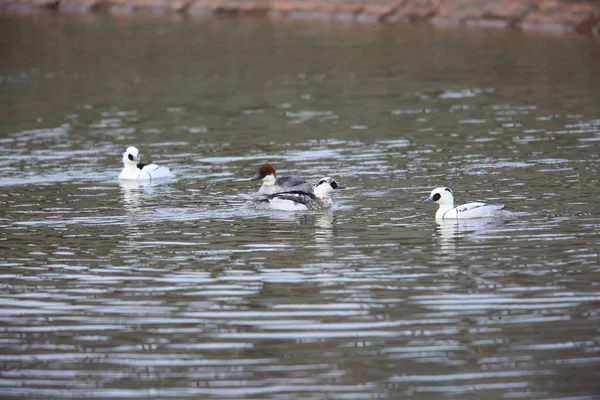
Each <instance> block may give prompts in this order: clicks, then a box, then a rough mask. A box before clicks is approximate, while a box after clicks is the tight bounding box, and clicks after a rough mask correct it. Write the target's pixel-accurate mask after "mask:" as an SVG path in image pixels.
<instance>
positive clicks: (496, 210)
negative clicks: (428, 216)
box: [423, 187, 508, 220]
mask: <svg viewBox="0 0 600 400" xmlns="http://www.w3.org/2000/svg"><path fill="white" fill-rule="evenodd" d="M423 203H437V204H438V206H439V207H438V210H437V212H436V213H435V218H436V219H442V220H443V219H469V218H490V217H496V216H501V215H506V214H507V213H508V212H507V211H505V210H504V205H503V204H490V203H479V202H474V203H466V204H461V205H460V206H456V207H455V206H454V194H453V193H452V190H450V188H447V187H439V188H435V189H433V190H432V191H431V194H430V195H429V197H428V198H426V199H425V200H423Z"/></svg>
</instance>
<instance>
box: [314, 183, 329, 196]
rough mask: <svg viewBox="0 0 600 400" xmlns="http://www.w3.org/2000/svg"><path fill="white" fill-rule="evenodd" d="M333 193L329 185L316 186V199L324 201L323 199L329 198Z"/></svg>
mask: <svg viewBox="0 0 600 400" xmlns="http://www.w3.org/2000/svg"><path fill="white" fill-rule="evenodd" d="M329 193H331V186H329V185H318V186H315V197H317V198H318V199H322V198H323V197H327V195H329Z"/></svg>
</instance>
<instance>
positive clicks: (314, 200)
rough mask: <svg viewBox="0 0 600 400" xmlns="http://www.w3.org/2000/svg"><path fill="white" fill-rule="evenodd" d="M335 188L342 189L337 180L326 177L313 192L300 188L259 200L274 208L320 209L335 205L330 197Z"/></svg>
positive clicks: (289, 209) (265, 205) (267, 206)
mask: <svg viewBox="0 0 600 400" xmlns="http://www.w3.org/2000/svg"><path fill="white" fill-rule="evenodd" d="M334 189H341V186H339V185H338V184H337V183H336V181H334V180H333V179H332V178H329V177H326V178H323V179H321V180H320V181H319V183H318V184H317V185H316V186H314V187H313V191H312V192H303V191H299V190H294V191H289V192H281V193H275V194H272V195H270V196H269V197H267V198H266V199H262V200H260V201H259V203H261V205H263V206H264V207H266V208H269V209H272V210H283V211H296V210H318V209H321V208H328V207H331V206H332V205H333V200H331V197H329V193H331V192H332V191H333V190H334Z"/></svg>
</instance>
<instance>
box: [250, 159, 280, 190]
mask: <svg viewBox="0 0 600 400" xmlns="http://www.w3.org/2000/svg"><path fill="white" fill-rule="evenodd" d="M276 178H277V172H275V167H274V166H273V164H269V163H267V164H263V165H261V166H260V167H258V171H257V173H256V175H255V176H254V178H252V179H250V180H251V181H263V183H264V184H266V185H272V184H274V183H275V179H276Z"/></svg>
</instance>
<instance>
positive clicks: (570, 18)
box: [521, 0, 600, 33]
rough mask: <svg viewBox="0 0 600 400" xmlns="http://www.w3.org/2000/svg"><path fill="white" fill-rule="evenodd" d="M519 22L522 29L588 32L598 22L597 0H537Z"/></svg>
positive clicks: (599, 18) (599, 10)
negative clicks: (534, 5)
mask: <svg viewBox="0 0 600 400" xmlns="http://www.w3.org/2000/svg"><path fill="white" fill-rule="evenodd" d="M536 4H537V6H536V7H534V8H533V9H532V10H531V11H530V12H529V13H528V14H527V15H526V16H525V18H523V21H522V22H521V27H522V28H523V29H538V30H539V29H542V30H569V31H577V32H585V33H589V32H591V31H592V27H593V26H594V25H595V24H597V23H599V22H600V2H598V1H567V0H563V1H558V0H539V1H536Z"/></svg>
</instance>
